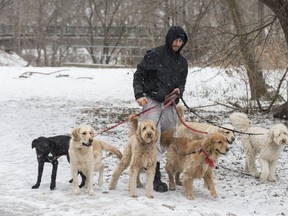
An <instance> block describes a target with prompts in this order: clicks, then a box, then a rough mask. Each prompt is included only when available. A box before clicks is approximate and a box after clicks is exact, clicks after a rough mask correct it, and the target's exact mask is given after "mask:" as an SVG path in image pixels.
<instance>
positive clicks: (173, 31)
mask: <svg viewBox="0 0 288 216" xmlns="http://www.w3.org/2000/svg"><path fill="white" fill-rule="evenodd" d="M176 38H181V39H182V40H183V45H182V46H181V47H180V49H179V50H178V51H177V53H179V52H180V51H181V50H182V49H183V47H184V46H185V44H186V43H187V41H188V37H187V34H186V32H185V31H184V29H183V28H181V27H180V26H172V27H170V29H169V30H168V32H167V35H166V46H168V48H169V49H171V50H172V42H173V41H174V40H175V39H176Z"/></svg>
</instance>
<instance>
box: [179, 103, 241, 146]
mask: <svg viewBox="0 0 288 216" xmlns="http://www.w3.org/2000/svg"><path fill="white" fill-rule="evenodd" d="M177 112H178V113H179V116H180V117H181V119H182V121H184V123H185V124H186V125H188V126H189V127H190V128H192V129H195V131H193V130H190V129H189V128H187V127H186V126H185V125H183V123H182V122H181V120H180V119H178V123H177V137H187V138H190V139H203V138H205V136H207V134H210V133H215V132H220V133H223V134H224V135H225V137H226V139H227V141H228V142H229V144H232V143H233V142H234V140H235V132H234V131H233V130H234V127H233V125H231V124H223V125H221V126H220V127H218V126H214V125H211V124H206V123H199V122H185V119H184V107H183V105H177ZM198 131H200V132H198ZM201 132H204V133H201ZM205 133H206V134H205Z"/></svg>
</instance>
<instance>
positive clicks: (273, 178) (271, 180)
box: [268, 176, 277, 182]
mask: <svg viewBox="0 0 288 216" xmlns="http://www.w3.org/2000/svg"><path fill="white" fill-rule="evenodd" d="M268 181H270V182H275V181H277V178H276V177H275V176H269V177H268Z"/></svg>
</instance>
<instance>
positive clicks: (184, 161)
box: [165, 132, 229, 200]
mask: <svg viewBox="0 0 288 216" xmlns="http://www.w3.org/2000/svg"><path fill="white" fill-rule="evenodd" d="M183 141H184V142H183ZM228 151H229V144H228V142H227V139H226V137H225V136H224V135H223V134H222V133H219V132H217V133H213V134H209V135H208V136H207V137H206V138H204V139H200V140H186V141H185V140H183V139H182V140H179V141H178V142H176V145H170V147H169V148H168V150H167V163H166V167H165V169H166V172H167V173H168V176H169V189H170V190H175V189H176V184H181V182H180V179H179V176H180V174H181V173H182V175H183V178H182V181H183V186H184V190H185V193H186V196H187V198H188V199H190V200H191V199H194V196H193V181H194V179H198V178H203V179H204V183H205V186H206V187H207V188H208V189H209V190H210V193H211V195H212V197H214V198H216V197H217V192H216V189H215V184H214V176H213V168H214V166H215V165H216V164H217V162H218V159H219V157H220V156H221V155H225V154H226V153H227V152H228ZM212 165H214V166H213V167H212ZM175 181H176V182H175Z"/></svg>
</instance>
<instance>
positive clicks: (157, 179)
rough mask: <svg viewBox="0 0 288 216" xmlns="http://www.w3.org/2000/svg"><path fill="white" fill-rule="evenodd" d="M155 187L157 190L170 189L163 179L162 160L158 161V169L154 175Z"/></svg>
mask: <svg viewBox="0 0 288 216" xmlns="http://www.w3.org/2000/svg"><path fill="white" fill-rule="evenodd" d="M153 188H154V190H155V191H157V192H166V191H168V186H167V184H166V183H164V182H162V181H161V172H160V162H158V161H157V164H156V171H155V176H154V182H153Z"/></svg>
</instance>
